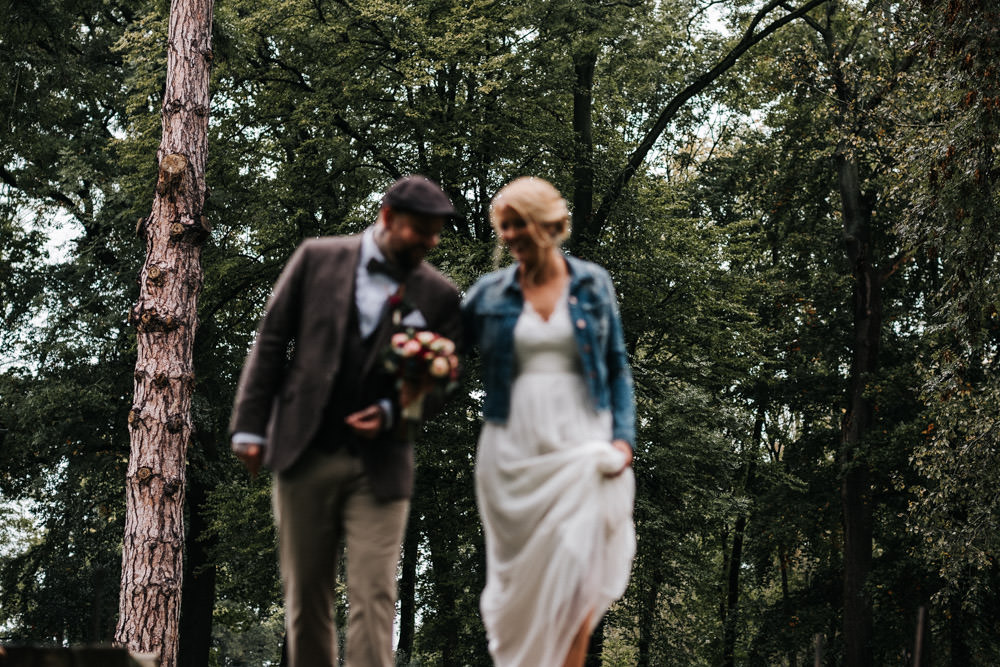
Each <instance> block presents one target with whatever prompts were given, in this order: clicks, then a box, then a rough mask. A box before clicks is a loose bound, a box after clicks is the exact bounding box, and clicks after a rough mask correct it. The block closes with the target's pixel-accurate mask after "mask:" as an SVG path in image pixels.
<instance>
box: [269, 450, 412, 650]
mask: <svg viewBox="0 0 1000 667" xmlns="http://www.w3.org/2000/svg"><path fill="white" fill-rule="evenodd" d="M272 500H273V504H274V516H275V521H276V523H277V528H278V543H279V553H278V555H279V560H280V566H281V578H282V583H283V586H284V591H285V631H286V640H285V641H286V649H287V652H288V661H289V665H291V667H334V665H336V664H337V630H336V624H335V616H334V613H335V612H334V604H335V600H336V583H337V582H336V579H337V569H338V555H339V553H340V548H341V543H342V542H343V546H344V555H345V559H346V562H345V565H346V579H347V581H346V583H347V598H348V609H349V613H348V622H347V639H346V646H345V651H344V653H345V656H344V657H345V665H347V667H390V666H391V665H392V664H393V657H392V622H393V619H394V617H395V612H396V568H397V565H398V563H399V551H400V545H401V544H402V541H403V536H404V533H405V531H406V520H407V516H408V514H409V509H410V501H409V500H394V501H388V502H382V501H378V500H376V499H375V497H374V495H373V494H372V492H371V489H370V487H369V484H368V478H367V475H366V474H365V472H364V470H363V468H362V464H361V460H360V459H359V458H358V457H357V456H353V455H351V453H350V452H349V451H348V449H347V448H346V447H340V448H339V449H337V450H335V451H333V452H328V451H324V450H323V449H322V448H318V447H310V448H309V449H308V450H307V451H306V452H305V453H304V454H303V456H302V457H301V459H300V460H298V461H296V463H295V464H294V465H293V466H292V467H291V468H290V469H288V470H287V471H284V472H281V473H278V474H277V475H276V476H275V479H274V486H273V494H272Z"/></svg>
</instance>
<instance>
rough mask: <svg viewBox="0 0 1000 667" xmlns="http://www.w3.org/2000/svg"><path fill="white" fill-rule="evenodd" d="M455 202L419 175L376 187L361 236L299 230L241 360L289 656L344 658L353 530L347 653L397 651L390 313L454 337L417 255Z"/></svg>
mask: <svg viewBox="0 0 1000 667" xmlns="http://www.w3.org/2000/svg"><path fill="white" fill-rule="evenodd" d="M455 216H456V212H455V209H454V207H453V206H452V204H451V202H450V201H449V199H448V197H447V196H446V195H445V194H444V192H442V191H441V189H440V188H439V187H438V186H437V185H436V184H434V183H433V182H432V181H430V180H428V179H426V178H423V177H421V176H409V177H406V178H403V179H400V180H399V181H397V182H396V183H395V184H393V186H392V187H390V188H389V190H388V191H386V193H385V195H384V196H383V198H382V205H381V208H380V210H379V216H378V222H377V223H376V225H375V226H373V227H370V228H369V229H367V230H366V231H365V232H364V233H363V234H361V235H359V236H350V237H324V238H316V239H310V240H307V241H305V242H303V243H302V244H301V245H300V246H299V248H298V249H297V250H296V251H295V253H294V254H293V255H292V257H291V259H290V260H289V262H288V265H287V266H286V267H285V269H284V271H283V272H282V274H281V276H280V278H278V282H277V283H276V284H275V286H274V290H273V292H272V293H271V298H270V299H269V300H268V303H267V309H266V312H265V314H264V317H263V319H262V320H261V323H260V326H259V329H258V331H257V338H256V341H255V343H254V346H253V349H252V350H251V352H250V355H249V357H248V358H247V361H246V364H245V365H244V367H243V373H242V375H241V377H240V383H239V387H238V389H237V393H236V404H235V406H234V407H233V414H232V419H231V421H230V432H231V433H232V434H233V435H232V448H233V451H234V452H235V453H236V455H237V456H238V457H239V458H240V460H242V461H243V462H244V464H245V465H246V466H247V467H248V469H249V470H250V472H251V474H255V473H256V472H257V469H258V468H259V467H260V465H261V463H263V464H264V465H266V466H268V467H269V468H271V470H273V471H274V480H273V506H274V514H275V522H276V524H277V529H278V542H279V550H278V555H279V563H280V567H281V576H282V582H283V584H284V593H285V628H286V635H287V639H286V648H287V651H288V659H289V664H290V665H291V667H333V665H335V664H336V662H337V634H336V628H335V626H334V617H333V604H334V598H335V596H334V586H335V583H336V573H337V554H338V551H339V544H340V541H341V540H342V539H343V540H344V545H345V557H346V573H347V593H348V604H349V609H350V615H349V619H348V628H347V644H346V651H345V653H346V656H345V657H346V664H347V665H348V666H349V667H362V666H364V667H368V666H371V667H376V666H377V667H387V666H388V665H391V664H392V621H393V618H394V616H395V601H396V566H397V563H398V561H399V549H400V544H401V542H402V540H403V534H404V532H405V529H406V520H407V515H408V512H409V506H410V501H409V498H410V495H411V493H412V490H413V443H412V442H409V441H408V440H407V439H406V438H405V436H402V435H399V434H401V433H404V432H405V431H406V429H402V428H396V427H397V426H399V425H400V420H401V415H400V400H399V396H398V393H397V391H396V388H395V379H394V378H393V377H390V376H389V375H388V374H387V373H386V372H385V371H384V370H383V368H382V364H381V363H380V361H379V356H380V355H381V353H382V351H383V350H384V349H385V348H386V346H387V345H388V341H389V339H390V337H391V336H392V334H393V333H394V331H395V330H396V328H397V327H400V326H402V327H408V326H409V327H413V328H416V329H426V330H431V331H435V332H437V333H439V334H441V335H443V336H447V337H449V338H452V339H453V340H456V342H458V341H457V338H458V336H460V333H461V331H460V315H459V296H458V292H457V290H456V289H455V286H454V285H453V284H451V282H449V281H448V280H447V279H446V278H445V277H444V276H442V275H441V274H440V273H439V272H438V271H437V270H435V269H434V268H432V267H431V266H430V265H429V264H427V263H426V262H424V261H423V258H424V255H425V254H426V253H427V251H429V250H430V249H432V248H433V247H434V246H436V245H437V243H438V240H439V235H440V233H441V228H442V226H443V224H444V222H445V221H446V219H448V218H452V217H455Z"/></svg>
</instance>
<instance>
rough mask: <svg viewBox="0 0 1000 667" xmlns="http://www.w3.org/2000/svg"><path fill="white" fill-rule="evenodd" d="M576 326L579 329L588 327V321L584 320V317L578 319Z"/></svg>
mask: <svg viewBox="0 0 1000 667" xmlns="http://www.w3.org/2000/svg"><path fill="white" fill-rule="evenodd" d="M576 328H577V329H586V328H587V323H586V322H585V321H584V319H583V318H582V317H581V318H580V319H578V320H577V321H576Z"/></svg>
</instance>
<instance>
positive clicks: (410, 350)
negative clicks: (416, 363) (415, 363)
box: [400, 339, 423, 357]
mask: <svg viewBox="0 0 1000 667" xmlns="http://www.w3.org/2000/svg"><path fill="white" fill-rule="evenodd" d="M422 349H423V348H422V347H421V345H420V343H419V342H418V341H416V340H413V339H410V340H408V341H406V343H405V344H404V345H403V347H402V349H401V351H400V354H401V355H402V356H404V357H415V356H417V355H418V354H420V352H421V350H422Z"/></svg>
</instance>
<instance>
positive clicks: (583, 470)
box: [463, 178, 635, 667]
mask: <svg viewBox="0 0 1000 667" xmlns="http://www.w3.org/2000/svg"><path fill="white" fill-rule="evenodd" d="M490 218H491V221H492V223H493V226H494V228H495V229H496V232H497V236H498V239H499V241H500V242H501V243H502V244H503V245H505V246H506V247H507V248H508V250H509V251H510V253H511V255H512V256H513V257H514V259H515V260H516V261H515V263H514V264H513V265H511V266H509V267H507V268H505V269H501V270H500V271H495V272H493V273H491V274H489V275H487V276H484V277H483V278H481V279H480V280H479V281H478V282H477V283H476V284H475V285H474V286H473V287H472V288H471V289H470V290H469V292H468V294H467V296H466V299H465V302H464V304H463V311H464V316H465V325H466V327H467V328H466V340H468V341H472V342H475V343H476V344H478V345H479V348H480V351H481V355H482V362H483V382H484V384H485V389H486V395H485V399H484V403H483V415H484V419H485V424H484V425H483V430H482V433H481V435H480V438H479V450H478V454H477V459H476V495H477V500H478V504H479V512H480V515H481V517H482V521H483V527H484V532H485V536H486V588H485V589H484V590H483V594H482V598H481V600H480V610H481V612H482V615H483V622H484V624H485V626H486V632H487V635H488V638H489V650H490V654H491V655H492V657H493V661H494V663H495V664H496V665H499V666H502V667H505V666H508V665H509V666H523V667H531V666H548V665H565V666H567V667H570V666H572V667H579V666H581V665H583V662H584V659H585V657H586V652H587V647H588V644H589V640H590V635H591V633H592V632H593V631H594V628H595V627H596V625H597V623H598V622H599V621H600V619H601V617H602V616H603V615H604V613H605V612H606V611H607V609H608V607H609V606H610V605H611V603H612V602H613V601H614V600H616V599H618V598H619V597H621V595H622V593H624V591H625V586H626V585H627V583H628V577H629V572H630V570H631V563H632V557H633V555H634V554H635V530H634V527H633V523H632V503H633V498H634V493H635V480H634V477H633V475H632V470H631V468H630V466H631V463H632V447H633V443H634V442H635V403H634V397H633V388H632V373H631V370H630V369H629V365H628V360H627V357H626V352H625V343H624V338H623V334H622V325H621V319H620V317H619V314H618V305H617V300H616V297H615V293H614V288H613V287H612V284H611V280H610V278H609V277H608V274H607V272H605V271H604V269H602V268H600V267H599V266H597V265H596V264H593V263H590V262H586V261H584V260H581V259H577V258H575V257H571V256H568V255H565V254H564V253H563V252H562V251H561V250H560V244H561V243H562V241H564V240H565V239H566V237H567V236H568V235H569V212H568V209H567V206H566V201H565V200H564V199H563V197H562V196H561V195H560V194H559V192H558V191H557V190H556V189H555V188H554V187H553V186H552V185H551V184H550V183H548V182H547V181H544V180H542V179H539V178H519V179H517V180H515V181H513V182H511V183H509V184H508V185H507V186H506V187H504V188H503V189H502V190H501V191H500V192H499V193H498V194H497V196H496V197H495V198H494V199H493V204H492V206H491V209H490Z"/></svg>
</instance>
